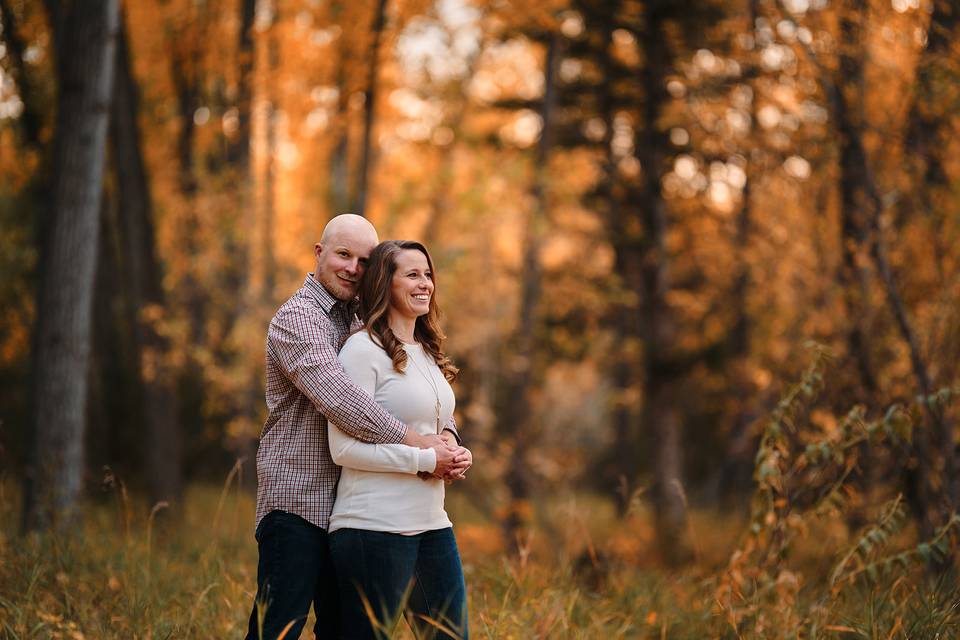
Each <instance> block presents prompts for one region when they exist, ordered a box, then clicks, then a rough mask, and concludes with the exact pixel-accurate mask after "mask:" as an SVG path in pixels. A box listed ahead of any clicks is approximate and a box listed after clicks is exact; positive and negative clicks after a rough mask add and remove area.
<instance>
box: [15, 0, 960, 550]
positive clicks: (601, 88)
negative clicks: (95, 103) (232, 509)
mask: <svg viewBox="0 0 960 640" xmlns="http://www.w3.org/2000/svg"><path fill="white" fill-rule="evenodd" d="M120 4H121V6H120V9H119V10H118V16H119V17H118V19H117V22H116V27H115V28H113V29H112V30H111V29H107V31H106V32H105V33H109V34H111V37H109V38H106V39H105V40H104V42H105V43H107V44H105V45H104V46H108V45H109V47H111V49H110V51H111V53H110V54H109V56H110V61H109V64H107V63H106V62H104V63H103V64H89V65H87V64H85V63H83V62H82V61H81V59H80V57H79V56H78V55H77V54H72V53H70V49H69V47H70V46H71V44H70V43H71V38H70V37H66V36H64V35H63V34H64V33H69V34H74V35H75V34H77V33H80V31H79V30H78V29H68V30H67V31H66V32H64V31H62V30H61V26H60V25H61V22H62V21H65V20H68V19H70V18H69V17H64V16H69V15H72V14H71V13H70V12H71V11H76V9H75V3H69V2H61V3H56V2H51V3H48V5H46V6H44V5H40V4H38V3H31V2H23V1H22V0H2V1H0V9H2V14H0V19H2V49H0V53H2V55H0V69H2V82H0V140H2V145H3V146H2V149H3V153H2V154H0V248H2V251H0V271H2V278H0V381H2V384H0V420H2V431H0V447H2V448H0V466H2V469H3V473H5V474H9V475H12V476H14V477H16V478H27V479H34V480H35V481H36V482H35V485H36V487H35V488H34V489H31V490H30V491H32V493H29V492H28V493H27V495H28V496H31V497H30V498H29V500H28V502H29V503H31V504H33V503H35V502H36V501H37V500H41V499H47V498H49V497H50V496H52V495H61V494H62V495H63V496H66V497H63V498H58V499H57V500H56V501H54V502H52V503H49V504H50V505H53V506H51V508H52V509H54V511H56V510H57V509H66V508H67V507H68V506H69V505H68V503H72V502H74V501H75V499H76V497H77V496H79V495H81V493H82V490H86V492H87V493H88V494H92V491H91V490H92V488H93V487H95V486H96V484H97V482H98V481H99V478H100V476H101V475H102V471H101V470H102V468H103V467H104V465H109V466H110V467H111V468H112V469H113V470H114V472H116V473H117V474H119V475H120V476H121V477H123V478H125V479H126V481H127V482H128V483H129V484H130V485H131V486H133V487H134V488H136V489H138V490H139V491H141V492H142V493H143V494H144V495H147V496H149V499H150V500H151V501H158V500H167V501H169V502H171V504H172V505H173V506H174V511H175V507H176V504H177V501H178V500H179V498H180V496H181V495H182V490H183V486H184V483H186V482H195V481H204V480H210V479H219V478H222V477H223V476H224V475H225V474H226V473H227V471H228V470H229V469H230V467H231V466H232V465H233V462H234V460H235V459H236V458H238V457H239V458H243V459H245V463H244V471H243V474H244V476H245V477H246V484H247V485H248V486H249V485H251V484H252V476H253V473H254V469H253V464H252V455H253V452H254V451H255V443H256V437H257V435H258V433H259V429H260V426H261V424H262V418H263V413H264V408H263V401H262V360H263V342H264V335H265V327H266V324H267V322H268V321H269V318H270V316H271V314H272V313H273V310H274V309H275V308H276V306H277V305H278V304H279V303H280V302H282V301H283V300H284V299H285V298H286V297H287V296H288V295H289V294H290V293H291V292H292V291H294V290H295V288H296V287H297V286H299V283H300V281H301V280H302V278H303V275H304V273H305V272H307V271H308V270H309V269H311V266H312V260H311V250H310V248H311V246H312V244H313V243H314V242H315V241H316V239H317V238H318V237H319V233H320V230H321V229H322V227H323V225H324V224H325V222H326V220H327V219H329V218H330V217H331V216H332V215H335V214H336V213H339V212H342V211H346V210H353V211H357V212H360V213H363V214H364V215H366V216H368V217H369V218H370V219H371V220H372V221H373V222H374V223H375V224H376V225H377V227H378V228H379V230H380V232H381V237H383V238H403V237H406V238H418V239H422V240H424V241H426V242H427V243H428V244H429V246H430V248H431V250H432V252H433V253H434V258H435V261H436V263H437V271H438V276H439V282H438V294H439V299H440V302H441V305H442V307H443V308H444V310H445V312H446V328H447V332H448V334H449V336H450V341H449V350H450V352H451V354H452V355H453V357H454V359H455V360H456V361H457V362H458V364H459V365H460V367H461V369H462V371H463V375H462V377H461V380H460V382H459V383H458V387H457V392H458V399H459V402H458V412H459V417H460V419H461V422H462V424H463V431H464V435H465V436H466V439H467V442H468V443H469V444H470V445H471V446H472V448H473V449H474V450H475V455H476V458H477V468H476V469H475V471H474V472H473V474H472V477H471V481H470V482H469V483H466V484H464V485H463V489H462V490H463V491H465V492H469V493H470V495H471V498H472V500H473V501H474V502H475V504H476V505H477V506H478V508H479V509H481V510H483V511H485V512H486V513H487V514H488V515H489V516H491V517H494V518H497V519H499V521H500V522H502V523H503V526H504V531H505V533H506V536H507V538H508V539H509V540H510V541H511V542H516V541H522V537H523V535H524V530H525V527H526V526H527V525H528V524H529V522H530V520H531V519H532V518H533V517H534V516H535V514H536V511H537V509H540V508H542V504H543V501H541V500H539V498H541V497H543V496H546V495H551V494H554V493H557V492H580V491H588V492H594V493H597V494H600V495H603V496H606V497H608V498H609V499H610V500H611V502H613V503H615V504H616V505H617V506H618V508H619V510H620V513H621V514H622V515H623V516H624V518H627V520H625V522H632V521H630V520H629V518H630V516H631V514H633V515H635V514H636V510H637V505H638V504H641V505H642V504H649V506H650V509H651V510H650V513H651V514H652V517H653V518H654V520H655V522H656V526H655V531H656V532H657V533H658V535H659V542H660V549H661V551H662V553H663V556H664V558H666V559H673V560H682V559H683V558H684V557H685V554H686V553H687V551H688V546H687V544H686V542H685V540H684V538H685V511H686V509H687V506H688V505H689V504H690V503H691V502H696V503H708V504H709V503H722V504H730V505H741V506H743V500H742V498H743V497H744V495H745V491H746V489H747V488H748V486H749V484H748V481H749V478H750V474H751V473H752V469H753V455H754V451H755V450H756V445H757V441H758V438H759V433H760V427H759V426H758V423H757V418H759V417H761V416H762V415H764V414H765V413H766V412H768V411H769V410H770V409H771V407H773V406H774V405H775V403H776V401H777V398H778V396H779V394H780V392H781V390H782V389H783V387H784V385H785V384H787V383H788V382H789V381H791V380H794V379H795V378H796V377H797V376H798V375H799V372H800V371H802V370H803V369H804V368H805V367H806V365H807V364H808V362H809V360H810V356H809V354H808V352H807V351H806V347H805V345H806V344H807V343H808V342H809V341H816V342H818V343H821V344H823V345H825V346H826V347H827V348H828V349H829V350H830V351H831V352H832V353H833V360H832V363H833V364H832V366H831V367H830V370H829V371H828V372H827V380H826V384H825V390H824V392H823V395H822V400H821V404H822V410H820V411H815V412H813V414H812V420H813V423H812V424H813V425H814V426H815V427H816V428H817V429H820V430H822V431H824V432H825V433H828V434H829V433H831V432H832V431H835V430H836V429H837V428H838V425H837V421H836V419H835V418H834V417H833V416H835V415H837V414H838V413H842V412H845V411H846V410H847V409H849V407H850V406H851V404H854V403H863V404H864V405H865V407H866V411H867V413H868V414H869V415H873V416H876V415H882V414H883V413H884V412H885V411H886V410H887V409H888V408H889V407H890V406H891V405H892V404H893V403H895V402H899V401H905V400H911V399H912V398H914V397H916V396H921V397H926V396H930V395H933V394H935V393H936V392H937V390H938V389H941V388H943V387H950V386H955V385H956V384H957V383H958V380H957V375H958V372H957V365H956V363H957V361H958V357H960V306H958V300H960V264H958V257H960V250H958V249H957V247H958V246H960V242H958V240H960V238H958V231H960V196H958V195H957V184H958V179H960V166H958V165H957V162H956V160H954V158H956V157H960V154H958V151H960V149H957V148H956V147H957V145H958V142H957V140H958V136H957V135H956V133H957V129H958V126H960V117H958V113H960V109H958V107H960V90H958V87H960V51H958V45H957V44H956V42H957V36H958V35H960V34H958V29H960V26H958V20H960V19H958V15H957V14H958V10H957V9H956V7H955V6H953V3H951V2H950V1H949V0H892V1H891V0H842V1H841V0H836V1H829V2H828V1H827V0H736V1H724V0H712V1H711V2H668V1H666V0H645V1H641V0H618V1H616V2H601V1H598V0H569V1H567V0H551V1H550V2H542V1H540V2H532V1H528V0H511V1H507V0H497V1H494V0H491V1H489V2H471V1H470V0H437V1H436V2H434V1H432V0H369V1H364V2H311V1H305V2H290V1H288V0H269V1H268V0H256V1H254V0H235V1H233V2H226V1H221V0H217V1H213V0H207V1H203V2H195V1H193V0H168V1H167V2H153V1H150V0H131V1H127V2H122V3H120ZM82 17H83V19H84V20H92V19H93V18H94V17H95V16H92V15H84V16H82ZM77 19H79V18H77ZM104 19H105V18H104ZM58 34H60V35H58ZM92 52H93V49H90V48H85V49H84V55H93V53H92ZM102 55H103V56H105V55H107V53H105V52H104V53H102ZM67 62H69V63H70V65H67V64H66V63H67ZM67 66H69V67H70V69H66V67H67ZM68 73H75V74H79V76H78V77H77V79H75V80H71V78H70V76H69V75H65V74H68ZM98 74H100V75H98ZM103 74H106V75H108V76H109V78H107V77H105V76H104V77H101V76H102V75H103ZM98 80H99V83H98ZM78 87H79V88H80V89H82V90H83V91H93V90H94V89H101V90H104V91H106V90H107V89H106V88H105V87H109V93H108V95H109V96H110V98H109V100H108V101H109V104H110V107H109V109H101V110H98V111H96V117H98V118H100V119H101V120H102V123H103V124H102V127H103V135H102V136H101V137H100V138H98V137H96V136H94V137H91V136H92V135H93V132H94V131H99V130H100V129H99V128H97V127H93V126H87V125H81V124H79V123H80V120H79V119H80V118H82V117H84V116H83V113H84V112H83V108H82V107H81V106H73V105H72V103H69V100H70V99H72V98H71V96H73V95H74V92H76V91H78V90H79V89H78ZM103 104H104V105H105V104H106V102H103ZM107 123H109V128H108V129H107ZM71 136H77V137H79V138H82V140H83V145H84V146H83V148H84V149H86V150H88V152H89V153H91V154H93V156H91V158H93V157H94V156H96V157H97V158H99V160H98V161H94V160H93V159H91V160H81V161H78V164H76V165H70V164H64V163H65V160H64V159H63V156H64V154H65V153H67V152H66V151H64V149H65V148H67V147H65V145H67V144H68V143H69V140H70V139H71ZM101 138H102V139H101ZM71 148H72V147H71ZM98 162H99V164H98ZM100 165H102V168H98V167H100ZM71 167H75V168H71ZM81 170H82V171H83V173H81ZM61 184H63V185H70V186H71V188H74V189H82V190H84V194H86V195H84V196H83V197H80V196H79V195H69V194H68V193H67V192H65V191H64V192H63V193H61V191H62V189H61V188H60V187H57V186H56V185H61ZM64 188H65V187H64ZM81 204H83V206H84V207H86V208H85V209H84V212H83V213H82V214H81V213H80V211H79V209H78V207H80V206H81ZM81 222H82V223H83V224H84V225H85V226H84V229H87V231H85V232H84V233H86V234H87V235H86V236H84V235H82V234H80V232H78V231H71V229H72V228H73V227H72V226H71V225H78V224H80V223H81ZM64 234H66V235H64ZM91 234H92V235H91ZM59 237H65V238H66V239H67V240H69V241H70V242H69V244H70V245H71V246H72V247H75V248H76V250H78V251H80V252H81V253H82V255H83V259H81V258H80V257H78V256H75V255H74V254H72V253H70V252H69V251H67V249H65V248H58V247H61V245H60V244H57V242H58V240H57V238H59ZM60 242H61V243H62V242H63V241H62V240H61V241H60ZM94 264H95V265H96V267H95V268H96V275H95V276H94V275H93V274H94V271H93V269H94ZM74 278H79V279H81V280H83V282H84V283H87V284H82V283H80V282H79V280H78V281H77V283H74ZM51 283H52V284H51ZM53 286H57V287H60V288H62V289H64V295H66V294H69V296H68V298H69V299H68V298H63V299H60V298H51V297H50V295H51V294H49V293H47V292H48V291H50V290H51V287H53ZM38 292H43V293H42V295H41V294H38ZM38 296H39V297H38ZM65 310H67V311H69V315H71V316H74V315H75V316H78V317H79V316H82V315H84V314H87V315H89V316H90V319H91V320H90V322H88V323H86V324H84V323H82V322H77V323H75V324H73V325H71V326H72V327H73V329H72V331H73V333H71V334H70V335H69V336H67V335H66V334H63V335H60V334H55V333H51V331H52V329H50V328H48V327H51V326H52V325H50V323H51V322H53V320H48V319H46V318H54V317H56V314H61V315H62V314H63V313H64V311H65ZM64 322H67V320H64ZM85 350H89V353H90V357H89V358H84V357H79V356H77V357H74V356H71V355H70V354H72V353H73V352H74V351H76V352H77V353H78V354H80V353H82V352H84V351H85ZM61 357H63V358H66V357H70V358H71V362H72V363H73V364H72V366H73V369H71V371H73V373H69V374H68V373H64V374H63V375H59V374H58V375H59V377H58V378H57V379H59V380H61V381H65V382H64V385H65V386H64V392H65V393H66V392H69V394H72V395H71V396H70V397H71V401H70V402H69V403H65V401H64V400H61V399H60V396H58V395H57V393H54V392H53V391H51V390H50V386H49V385H50V384H51V383H50V379H51V375H53V374H51V373H50V371H49V368H50V367H53V366H55V365H56V363H57V362H59V360H58V359H57V358H61ZM56 366H59V365H56ZM31 399H32V400H31ZM921 406H925V407H926V409H925V413H924V416H923V422H922V423H921V425H922V426H921V427H918V429H917V431H916V433H915V437H914V438H913V440H912V443H911V444H910V445H909V446H908V447H906V448H905V449H904V451H903V454H904V455H903V456H902V457H901V458H900V459H897V460H887V459H884V460H870V461H869V464H868V463H867V462H862V463H861V468H859V469H858V474H859V476H860V480H859V482H858V484H856V486H857V487H858V491H859V494H860V495H858V496H854V497H852V498H851V503H852V504H857V503H858V502H859V503H867V502H872V501H875V500H878V499H881V498H882V497H885V496H886V495H887V494H889V493H890V492H895V491H898V490H903V491H905V492H906V495H907V496H908V501H909V503H910V505H911V507H912V509H913V513H914V515H915V517H916V519H917V522H918V523H919V524H920V525H921V527H922V528H923V529H924V530H925V531H928V532H929V531H932V530H933V528H935V527H936V526H938V525H940V524H942V523H943V522H945V521H946V518H947V514H948V513H949V512H950V511H952V510H953V509H955V508H956V504H957V493H958V490H957V482H958V479H957V477H956V476H957V474H956V462H955V451H956V432H955V426H956V422H957V416H956V411H955V410H954V411H953V412H952V413H951V411H950V410H947V409H945V408H944V406H943V405H942V404H938V403H928V404H927V403H923V402H922V403H921ZM34 443H37V444H34ZM84 445H85V451H86V453H85V455H82V452H83V451H84ZM77 452H81V453H79V454H78V453H77ZM75 454H76V455H75ZM64 456H66V457H68V458H70V460H76V462H75V463H71V464H61V462H60V461H61V458H62V457H64ZM63 459H66V458H63ZM44 468H48V469H53V468H55V469H56V473H54V472H52V471H48V472H46V473H44V472H42V471H41V470H42V469H44ZM38 473H39V474H40V475H37V474H38ZM43 483H47V484H43ZM44 486H46V487H48V488H47V489H44V488H42V487H44ZM67 487H70V488H69V491H67V493H62V491H61V490H64V491H66V488H67ZM51 491H52V493H51ZM743 513H744V514H745V513H746V510H745V507H744V510H743ZM35 522H36V523H37V524H40V522H41V521H40V520H36V521H35ZM630 526H633V525H630Z"/></svg>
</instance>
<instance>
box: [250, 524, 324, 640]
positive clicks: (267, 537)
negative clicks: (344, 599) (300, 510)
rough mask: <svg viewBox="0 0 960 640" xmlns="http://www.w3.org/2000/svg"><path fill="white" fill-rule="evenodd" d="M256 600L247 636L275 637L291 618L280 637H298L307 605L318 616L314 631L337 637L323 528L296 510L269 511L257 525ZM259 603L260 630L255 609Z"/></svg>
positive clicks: (257, 639)
mask: <svg viewBox="0 0 960 640" xmlns="http://www.w3.org/2000/svg"><path fill="white" fill-rule="evenodd" d="M257 545H258V548H259V551H260V560H259V562H258V563H257V602H258V603H261V604H260V607H258V605H257V604H254V607H253V612H252V613H251V614H250V624H249V626H248V629H247V640H276V638H277V636H279V635H280V632H282V631H283V630H284V628H286V626H287V625H288V624H289V623H290V622H291V621H294V623H293V626H292V627H290V630H289V631H287V634H286V635H285V636H284V639H285V640H292V639H293V638H299V637H300V631H301V630H302V629H303V625H304V624H305V623H306V621H307V614H308V613H310V605H311V604H313V613H314V614H315V615H316V617H317V622H316V625H314V633H315V634H316V636H317V638H318V640H319V639H321V638H330V639H335V638H338V637H339V635H338V629H339V625H338V622H339V615H340V604H339V598H338V597H337V580H336V578H335V577H334V575H333V565H332V563H331V562H330V550H329V545H328V542H327V532H326V531H324V530H323V529H321V528H320V527H318V526H316V525H313V524H311V523H309V522H307V521H306V520H304V519H303V518H301V517H300V516H297V515H294V514H292V513H287V512H285V511H271V512H270V513H268V514H267V515H266V516H264V518H263V520H261V521H260V525H259V526H258V527H257ZM263 603H265V604H266V609H265V611H263V635H260V628H259V626H260V623H259V616H258V609H260V608H262V606H263Z"/></svg>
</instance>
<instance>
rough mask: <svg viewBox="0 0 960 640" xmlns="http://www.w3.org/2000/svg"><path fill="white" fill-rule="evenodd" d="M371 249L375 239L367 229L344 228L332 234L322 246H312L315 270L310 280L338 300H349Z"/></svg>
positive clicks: (375, 244) (365, 265) (358, 284)
mask: <svg viewBox="0 0 960 640" xmlns="http://www.w3.org/2000/svg"><path fill="white" fill-rule="evenodd" d="M375 246H377V237H376V235H375V234H373V233H372V232H371V231H369V230H367V229H344V230H342V231H340V232H338V233H336V234H332V235H331V236H330V237H329V238H328V241H327V242H326V244H320V243H317V244H316V246H314V253H315V254H316V256H317V269H316V271H315V272H314V276H313V277H314V278H316V280H317V281H318V282H319V283H320V284H322V285H323V287H324V288H325V289H326V290H327V291H329V292H330V294H331V295H332V296H333V297H335V298H337V299H338V300H342V301H345V302H346V301H349V300H353V298H354V297H355V296H356V295H357V289H358V288H359V286H360V278H362V277H363V272H364V271H365V270H366V268H367V258H369V257H370V252H371V251H372V250H373V248H374V247H375Z"/></svg>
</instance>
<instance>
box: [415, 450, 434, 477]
mask: <svg viewBox="0 0 960 640" xmlns="http://www.w3.org/2000/svg"><path fill="white" fill-rule="evenodd" d="M417 453H418V454H419V458H418V459H417V471H426V472H427V473H433V470H434V469H436V468H437V451H436V449H433V448H430V449H417Z"/></svg>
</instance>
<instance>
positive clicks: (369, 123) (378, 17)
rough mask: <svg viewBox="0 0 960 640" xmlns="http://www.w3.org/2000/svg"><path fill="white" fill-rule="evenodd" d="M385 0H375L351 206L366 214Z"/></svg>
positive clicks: (372, 156) (374, 157)
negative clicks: (358, 164) (359, 144)
mask: <svg viewBox="0 0 960 640" xmlns="http://www.w3.org/2000/svg"><path fill="white" fill-rule="evenodd" d="M386 8H387V0H377V9H376V13H375V14H374V17H373V26H372V27H371V29H372V32H373V45H372V46H371V47H370V66H369V68H368V70H367V88H366V91H365V92H364V101H363V108H364V117H363V148H362V149H361V150H360V151H361V154H362V155H361V156H360V167H359V168H358V169H357V181H358V187H357V189H356V190H355V194H356V198H357V201H356V204H355V205H354V206H353V207H352V211H353V213H356V214H357V215H361V216H366V215H367V195H368V194H367V190H368V188H369V184H370V173H371V172H372V171H373V165H374V162H375V161H376V153H375V150H374V148H373V146H374V143H373V124H374V115H375V110H376V106H377V71H378V70H379V68H380V41H381V40H382V39H383V28H384V23H385V22H386Z"/></svg>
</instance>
